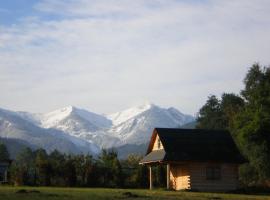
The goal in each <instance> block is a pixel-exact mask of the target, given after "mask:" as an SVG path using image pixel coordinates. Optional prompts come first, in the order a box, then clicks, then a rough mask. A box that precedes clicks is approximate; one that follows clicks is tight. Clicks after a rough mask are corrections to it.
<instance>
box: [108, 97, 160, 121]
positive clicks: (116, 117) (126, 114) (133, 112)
mask: <svg viewBox="0 0 270 200" xmlns="http://www.w3.org/2000/svg"><path fill="white" fill-rule="evenodd" d="M156 107H158V106H156V105H155V104H153V103H149V102H147V103H145V104H142V105H139V106H135V107H131V108H128V109H126V110H124V111H121V112H117V113H113V114H110V115H108V118H109V119H110V120H112V122H113V124H114V125H117V124H121V123H123V122H125V121H127V120H129V119H131V118H133V117H135V116H137V115H139V114H141V113H143V112H145V111H147V110H150V109H152V108H156Z"/></svg>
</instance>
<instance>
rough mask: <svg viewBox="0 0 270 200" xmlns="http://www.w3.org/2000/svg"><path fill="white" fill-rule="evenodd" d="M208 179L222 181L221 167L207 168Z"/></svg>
mask: <svg viewBox="0 0 270 200" xmlns="http://www.w3.org/2000/svg"><path fill="white" fill-rule="evenodd" d="M206 179H207V180H220V179H221V168H220V166H210V167H207V168H206Z"/></svg>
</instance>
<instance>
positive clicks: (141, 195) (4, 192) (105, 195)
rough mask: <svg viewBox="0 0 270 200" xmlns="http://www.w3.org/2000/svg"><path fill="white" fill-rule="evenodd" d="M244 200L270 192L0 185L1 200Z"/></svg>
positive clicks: (259, 197)
mask: <svg viewBox="0 0 270 200" xmlns="http://www.w3.org/2000/svg"><path fill="white" fill-rule="evenodd" d="M17 199H18V200H105V199H106V200H118V199H127V200H129V199H130V200H132V199H137V200H170V199H171V200H172V199H176V200H177V199H179V200H222V199H230V200H243V199H265V200H270V196H256V195H238V194H217V193H199V192H176V191H163V190H153V191H149V190H137V189H136V190H135V189H103V188H52V187H4V186H2V187H0V200H17Z"/></svg>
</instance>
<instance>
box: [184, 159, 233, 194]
mask: <svg viewBox="0 0 270 200" xmlns="http://www.w3.org/2000/svg"><path fill="white" fill-rule="evenodd" d="M211 167H214V168H215V167H219V168H220V178H218V177H216V179H212V180H211V179H210V180H209V177H207V176H209V175H207V173H208V172H207V170H208V169H210V170H211ZM189 170H190V171H189V173H190V188H191V189H193V190H198V191H230V190H235V189H237V188H238V165H237V164H225V163H224V164H214V163H192V164H190V165H189ZM210 173H211V171H210Z"/></svg>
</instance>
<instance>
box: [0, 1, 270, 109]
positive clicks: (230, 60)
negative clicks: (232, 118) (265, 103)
mask: <svg viewBox="0 0 270 200" xmlns="http://www.w3.org/2000/svg"><path fill="white" fill-rule="evenodd" d="M269 8H270V2H269V1H266V0H265V1H264V0H261V1H252V0H250V1H246V0H238V1H226V0H224V1H199V0H198V1H196V0H194V1H180V0H168V1H167V0H166V1H162V0H138V1H132V0H117V1H116V0H76V1H75V0H57V1H55V0H42V1H39V2H38V3H37V4H36V5H34V8H33V9H35V10H36V11H37V13H39V14H37V15H36V16H27V17H24V18H22V19H20V21H19V23H17V24H13V25H9V26H8V25H6V26H0V89H1V91H2V95H1V97H0V102H1V106H2V107H7V108H11V109H17V110H18V109H19V110H30V111H48V110H52V109H55V108H58V107H61V106H64V105H68V104H73V105H78V106H81V107H86V108H88V109H91V110H93V111H97V112H111V111H116V110H120V109H123V108H125V107H128V106H131V105H133V104H139V103H141V102H143V101H146V100H149V101H151V102H154V103H157V104H160V105H163V106H175V107H177V108H179V109H180V110H181V111H183V112H187V113H191V114H194V113H196V112H197V111H198V109H199V107H200V106H201V105H202V104H203V103H204V101H205V100H206V98H207V96H208V95H209V94H221V93H222V92H238V91H239V90H240V89H241V88H242V79H243V77H244V75H245V73H246V71H247V69H248V67H250V66H251V65H252V64H253V63H254V62H256V61H259V62H261V63H262V64H266V65H267V64H269V63H270V58H269V52H270V38H269V35H270V14H269ZM44 13H46V14H47V15H50V16H54V17H51V18H49V19H47V18H46V19H45V18H43V17H42V16H43V15H44ZM59 16H61V17H59Z"/></svg>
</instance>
